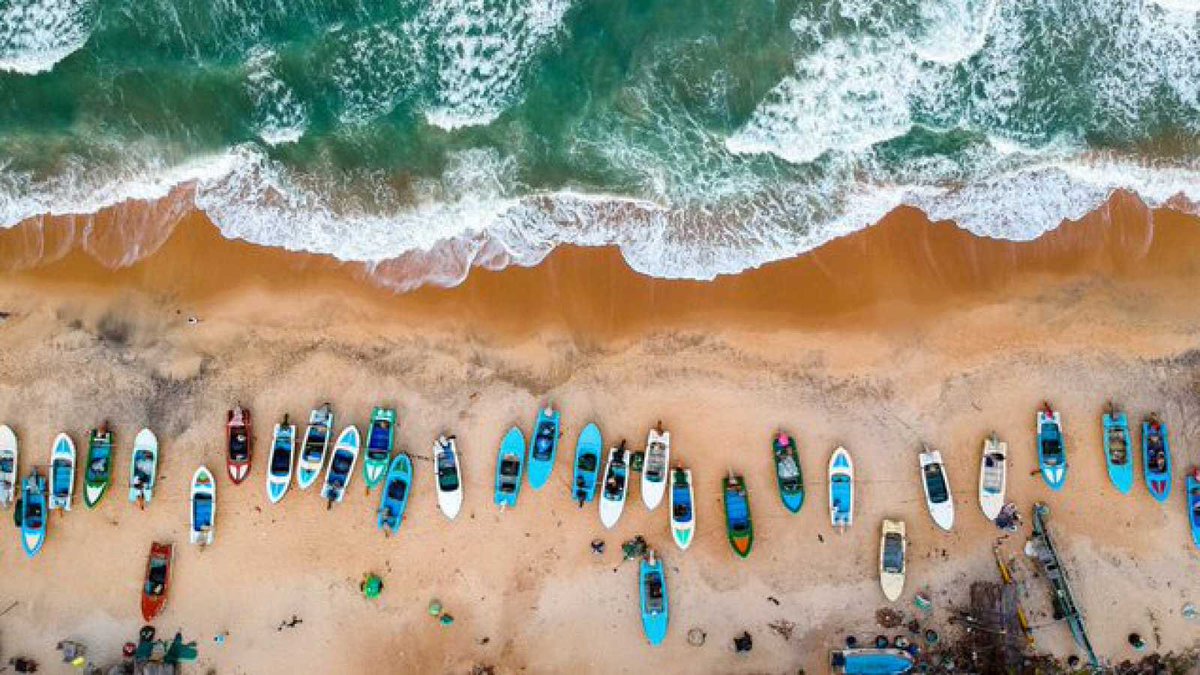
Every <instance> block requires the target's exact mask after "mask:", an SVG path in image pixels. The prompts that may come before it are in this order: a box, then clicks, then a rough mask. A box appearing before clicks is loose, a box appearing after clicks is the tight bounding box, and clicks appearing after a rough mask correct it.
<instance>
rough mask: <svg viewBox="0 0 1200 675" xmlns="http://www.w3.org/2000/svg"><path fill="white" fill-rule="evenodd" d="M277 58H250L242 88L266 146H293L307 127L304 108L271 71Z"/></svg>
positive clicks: (268, 55)
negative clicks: (244, 86) (287, 144)
mask: <svg viewBox="0 0 1200 675" xmlns="http://www.w3.org/2000/svg"><path fill="white" fill-rule="evenodd" d="M278 60H279V58H278V57H277V56H276V55H275V53H274V52H271V51H261V52H258V53H256V54H253V55H251V57H250V59H249V61H248V63H247V66H248V71H247V73H246V88H247V90H248V92H249V94H250V97H251V99H253V101H254V124H255V127H256V128H257V130H258V136H259V138H261V139H262V140H263V142H265V143H266V144H267V145H283V144H286V143H295V142H297V141H299V140H300V139H301V138H302V137H303V136H304V131H305V129H306V128H307V127H308V108H307V106H305V104H304V102H303V101H301V100H300V99H299V98H298V97H297V96H296V93H295V92H294V91H293V90H292V88H291V87H289V86H288V85H287V83H285V82H284V81H283V80H281V79H279V77H278V75H276V74H275V72H274V70H275V68H276V67H277V66H278Z"/></svg>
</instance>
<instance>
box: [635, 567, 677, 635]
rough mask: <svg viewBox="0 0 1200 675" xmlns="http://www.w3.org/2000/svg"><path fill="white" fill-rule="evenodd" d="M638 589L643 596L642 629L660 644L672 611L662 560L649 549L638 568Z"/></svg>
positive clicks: (665, 633)
mask: <svg viewBox="0 0 1200 675" xmlns="http://www.w3.org/2000/svg"><path fill="white" fill-rule="evenodd" d="M638 590H639V591H640V595H641V598H642V631H643V632H645V634H646V639H647V640H649V641H650V644H652V645H655V646H657V645H660V644H662V641H663V640H664V639H666V637H667V625H668V624H669V623H670V619H671V613H670V607H669V605H668V603H667V577H666V575H665V574H664V570H663V564H662V561H661V560H659V559H658V558H657V557H656V556H655V555H654V551H652V550H651V551H647V552H646V557H644V558H642V564H641V565H640V567H639V568H638Z"/></svg>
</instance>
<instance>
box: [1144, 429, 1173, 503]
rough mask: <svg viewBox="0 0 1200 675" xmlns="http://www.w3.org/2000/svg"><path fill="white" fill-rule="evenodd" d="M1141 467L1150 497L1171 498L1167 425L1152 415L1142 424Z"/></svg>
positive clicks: (1165, 499)
mask: <svg viewBox="0 0 1200 675" xmlns="http://www.w3.org/2000/svg"><path fill="white" fill-rule="evenodd" d="M1142 467H1143V469H1144V470H1145V473H1146V487H1148V488H1150V496H1151V497H1154V498H1155V499H1156V500H1158V501H1160V502H1165V501H1167V498H1168V497H1170V496H1171V445H1170V441H1169V440H1167V425H1166V424H1163V422H1162V420H1160V419H1158V415H1155V414H1153V413H1151V414H1150V416H1149V417H1147V418H1146V420H1145V421H1144V422H1142Z"/></svg>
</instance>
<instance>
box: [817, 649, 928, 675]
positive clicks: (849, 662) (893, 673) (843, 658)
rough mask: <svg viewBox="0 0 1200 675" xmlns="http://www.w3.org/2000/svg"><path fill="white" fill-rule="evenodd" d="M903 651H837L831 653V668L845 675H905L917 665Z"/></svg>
mask: <svg viewBox="0 0 1200 675" xmlns="http://www.w3.org/2000/svg"><path fill="white" fill-rule="evenodd" d="M915 663H916V662H915V661H913V657H912V656H911V655H910V654H909V653H908V652H906V651H904V650H903V649H897V648H895V647H885V648H882V649H874V648H870V647H868V648H864V649H837V650H834V651H832V652H830V653H829V668H830V670H832V671H833V672H835V673H842V674H844V675H904V673H908V672H911V671H912V669H913V666H914V665H915Z"/></svg>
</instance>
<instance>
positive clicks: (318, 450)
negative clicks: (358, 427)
mask: <svg viewBox="0 0 1200 675" xmlns="http://www.w3.org/2000/svg"><path fill="white" fill-rule="evenodd" d="M332 440H333V409H332V408H331V407H329V404H328V403H326V404H325V405H323V406H321V407H320V408H316V409H314V410H313V411H312V412H311V413H309V415H308V427H306V428H305V429H304V441H303V443H302V444H301V445H300V457H298V458H297V459H296V487H298V488H300V489H301V490H307V489H308V488H309V487H310V486H311V485H312V484H313V483H315V482H317V477H319V476H320V475H321V471H322V469H324V468H325V455H326V454H328V452H329V444H330V442H331V441H332Z"/></svg>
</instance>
